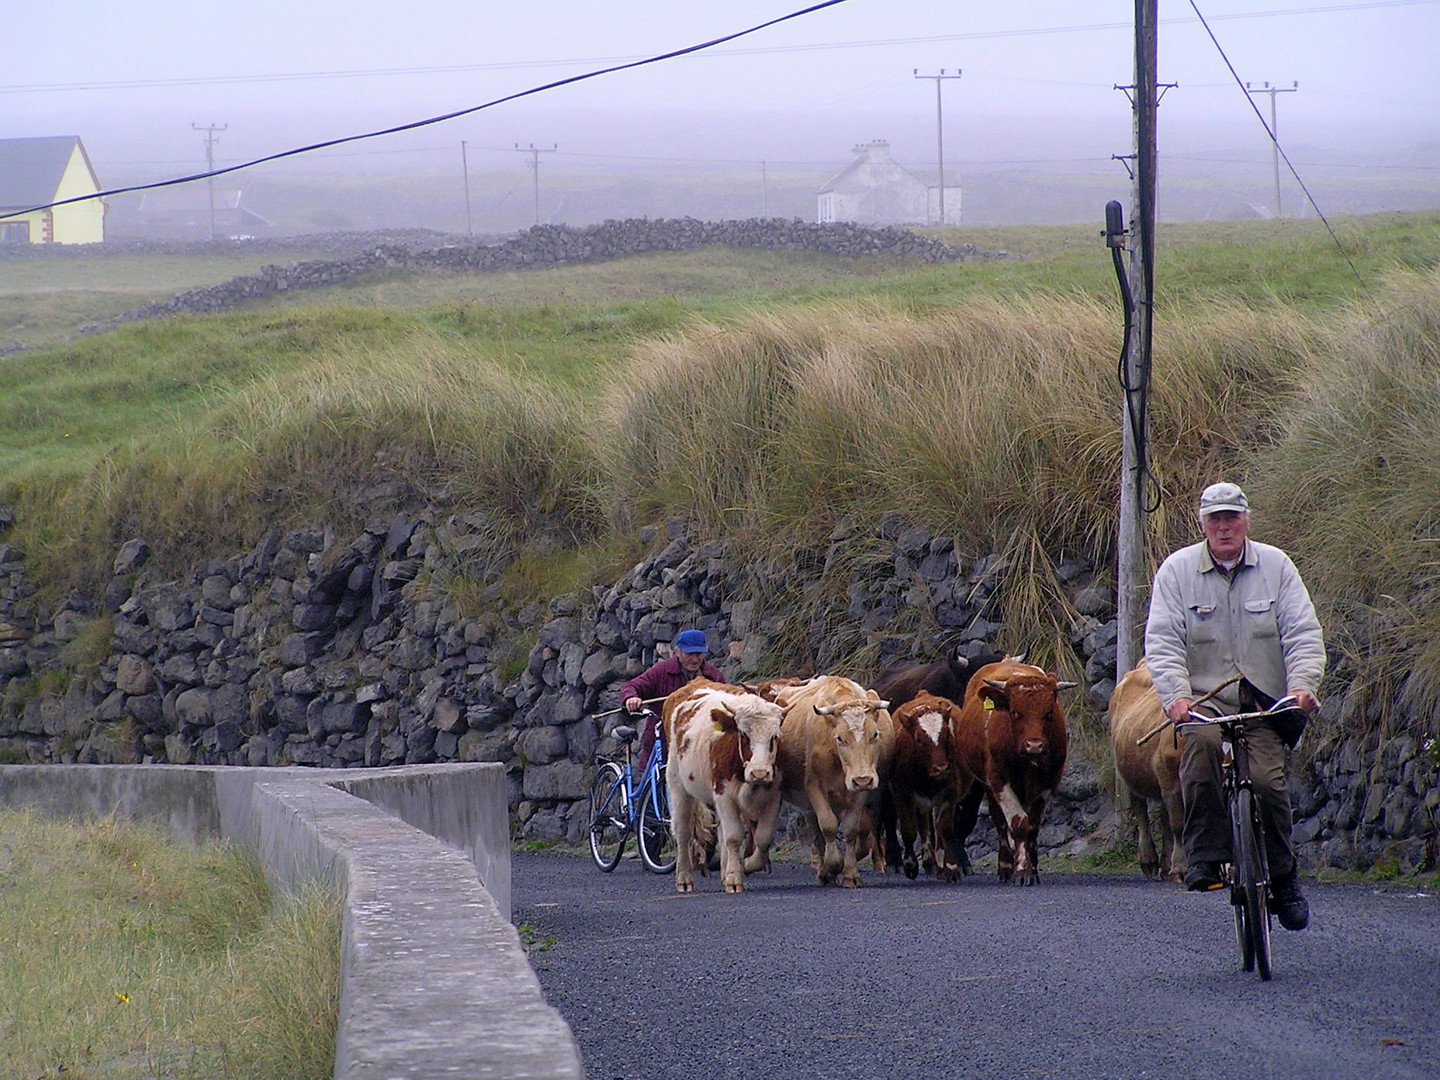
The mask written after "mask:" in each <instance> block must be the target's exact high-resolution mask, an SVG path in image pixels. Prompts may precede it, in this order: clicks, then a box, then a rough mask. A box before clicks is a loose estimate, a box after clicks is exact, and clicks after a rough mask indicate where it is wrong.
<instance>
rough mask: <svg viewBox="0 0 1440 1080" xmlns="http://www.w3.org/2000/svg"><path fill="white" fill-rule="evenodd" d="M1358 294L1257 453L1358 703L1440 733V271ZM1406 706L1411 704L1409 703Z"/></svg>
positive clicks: (1362, 717) (1274, 521)
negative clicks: (1364, 299)
mask: <svg viewBox="0 0 1440 1080" xmlns="http://www.w3.org/2000/svg"><path fill="white" fill-rule="evenodd" d="M1376 300H1377V304H1375V305H1372V304H1365V305H1357V306H1356V307H1355V308H1354V309H1353V310H1352V311H1351V313H1350V315H1349V317H1348V318H1347V319H1346V320H1345V321H1344V323H1343V324H1342V325H1341V326H1340V327H1339V328H1338V329H1337V332H1336V333H1335V334H1334V336H1333V337H1332V338H1331V339H1330V341H1329V345H1330V347H1329V348H1327V349H1324V350H1321V351H1317V352H1316V353H1315V354H1314V355H1313V356H1312V357H1311V359H1310V363H1309V364H1308V366H1307V369H1306V371H1305V372H1304V375H1303V377H1302V378H1301V379H1300V380H1299V386H1298V388H1297V389H1296V391H1295V392H1294V393H1293V394H1291V395H1289V396H1288V397H1287V399H1286V400H1285V402H1284V405H1283V409H1282V415H1281V416H1280V417H1279V418H1278V419H1277V423H1276V430H1275V432H1274V438H1273V440H1272V441H1270V442H1268V443H1264V444H1257V445H1255V446H1254V447H1252V448H1250V450H1249V453H1248V454H1247V461H1246V466H1247V468H1246V474H1247V476H1248V477H1249V478H1250V482H1251V489H1252V490H1253V492H1254V501H1255V502H1256V504H1257V505H1258V506H1260V507H1262V508H1264V509H1263V510H1262V511H1260V513H1261V514H1263V515H1264V516H1263V517H1261V518H1260V520H1261V521H1264V522H1266V523H1267V524H1268V525H1269V527H1270V530H1271V533H1272V535H1274V536H1276V537H1277V538H1278V540H1279V541H1280V542H1281V543H1283V544H1284V545H1285V546H1287V547H1288V548H1289V549H1291V550H1292V551H1293V552H1294V553H1295V556H1296V558H1297V561H1298V562H1299V563H1300V565H1301V567H1302V570H1303V571H1304V573H1305V575H1306V580H1307V584H1308V585H1309V586H1310V590H1311V592H1312V594H1313V595H1314V596H1315V599H1316V601H1317V605H1318V607H1319V608H1320V609H1321V611H1322V615H1323V621H1324V623H1325V625H1326V627H1327V630H1328V637H1329V640H1330V643H1331V645H1332V646H1333V647H1334V648H1335V649H1337V650H1338V651H1339V652H1340V653H1341V655H1342V657H1343V664H1342V673H1343V674H1344V675H1345V676H1346V679H1345V683H1344V687H1345V688H1346V689H1348V691H1349V692H1350V693H1351V695H1352V708H1351V711H1350V715H1349V716H1348V717H1347V719H1349V720H1350V721H1351V722H1352V724H1353V725H1355V726H1361V727H1364V726H1370V725H1373V724H1375V723H1377V722H1378V723H1379V724H1381V725H1383V726H1385V727H1391V726H1393V725H1394V723H1395V722H1396V720H1397V718H1398V717H1399V716H1400V715H1403V714H1406V713H1408V715H1409V718H1410V720H1411V721H1412V722H1413V723H1415V724H1416V726H1417V727H1418V728H1419V729H1421V730H1423V731H1427V732H1429V733H1430V734H1436V733H1440V271H1437V270H1432V271H1430V272H1429V273H1427V274H1414V273H1405V274H1397V275H1394V276H1392V277H1391V278H1390V279H1389V280H1388V281H1387V282H1386V284H1385V286H1384V288H1383V289H1382V290H1380V291H1379V292H1378V294H1377V297H1376ZM1397 705H1398V706H1400V709H1399V711H1398V712H1397V710H1395V708H1394V707H1395V706H1397Z"/></svg>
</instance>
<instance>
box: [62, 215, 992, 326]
mask: <svg viewBox="0 0 1440 1080" xmlns="http://www.w3.org/2000/svg"><path fill="white" fill-rule="evenodd" d="M321 239H324V238H321ZM423 239H424V237H423V235H422V236H412V235H408V234H406V235H403V236H391V235H389V234H382V235H380V236H378V237H374V238H372V242H370V243H367V244H365V245H364V246H363V247H361V248H359V250H356V249H355V246H354V245H353V243H352V242H346V243H345V244H341V243H340V242H339V241H336V240H327V241H325V242H326V243H327V244H328V247H327V250H337V251H342V252H344V254H343V256H342V257H340V258H336V259H311V260H308V261H306V262H298V263H291V264H290V265H288V266H278V265H277V266H266V267H264V268H263V269H262V270H261V272H260V273H258V274H248V275H245V276H242V277H237V278H232V279H231V280H230V281H226V282H223V283H221V284H219V285H211V286H207V287H205V288H199V289H189V290H187V291H185V292H182V293H180V294H178V295H176V296H174V297H172V298H171V299H169V300H162V301H157V302H156V303H153V304H146V305H145V306H144V307H141V308H136V309H135V310H134V311H130V312H126V313H125V314H124V315H121V316H119V317H118V318H116V319H114V320H112V321H111V322H110V323H108V324H106V325H105V326H104V327H93V328H91V329H92V330H101V329H110V328H112V327H114V326H115V325H117V324H119V323H123V322H130V321H134V320H136V319H151V318H157V317H160V316H164V315H178V314H204V313H211V312H217V311H227V310H229V309H231V308H233V307H235V306H236V305H238V304H242V303H244V302H245V301H247V300H253V299H257V298H259V297H264V296H273V295H275V294H278V293H287V292H293V291H295V290H298V289H313V288H319V287H322V286H325V285H338V284H340V283H342V282H346V281H353V280H354V279H356V278H359V277H364V276H365V275H367V274H374V273H378V272H381V271H389V270H422V271H441V272H451V273H477V272H484V271H493V270H521V269H526V268H540V267H551V266H566V265H570V264H572V263H589V262H604V261H606V260H609V259H619V258H624V257H626V256H629V255H639V254H643V253H645V252H652V251H694V250H696V249H698V248H702V247H712V246H723V247H740V248H763V249H767V250H779V251H818V252H824V253H826V254H830V255H840V256H844V257H847V258H856V257H859V256H863V255H883V256H889V257H892V258H905V259H913V260H916V261H920V262H958V261H960V260H962V259H979V258H997V257H999V256H998V255H996V254H994V253H984V252H981V251H979V250H978V249H977V248H976V247H975V246H974V245H973V244H963V245H960V246H958V247H952V246H951V245H949V244H945V243H942V242H941V241H939V240H933V239H930V238H927V237H924V236H921V235H919V234H918V233H914V232H911V231H910V230H909V229H901V228H893V227H892V228H878V229H876V228H869V227H867V226H864V225H853V224H849V223H846V222H838V223H832V224H826V225H817V224H812V223H809V222H804V221H800V220H798V219H796V220H790V221H787V220H783V219H780V218H750V219H747V220H743V221H697V220H695V219H694V218H681V219H656V220H653V221H652V220H650V219H648V218H632V219H630V220H626V221H607V222H604V223H602V224H599V225H590V226H587V227H585V228H572V227H570V226H568V225H537V226H535V227H534V228H532V229H528V230H526V231H525V232H523V233H520V234H518V235H517V236H513V237H510V238H507V239H504V240H499V241H494V240H468V239H465V238H460V237H456V238H454V239H453V240H452V241H451V242H449V243H443V244H438V245H437V244H434V243H431V244H429V245H428V246H427V245H426V244H424V243H422V242H421V241H422V240H423ZM258 243H259V242H257V244H258ZM247 250H258V248H247Z"/></svg>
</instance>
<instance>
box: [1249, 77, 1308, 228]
mask: <svg viewBox="0 0 1440 1080" xmlns="http://www.w3.org/2000/svg"><path fill="white" fill-rule="evenodd" d="M1299 89H1300V84H1299V83H1298V82H1292V83H1291V84H1290V85H1289V86H1271V85H1270V84H1269V83H1268V82H1267V83H1265V84H1264V85H1263V86H1259V87H1256V88H1255V89H1253V90H1252V89H1251V88H1250V84H1249V83H1248V82H1247V83H1246V84H1245V92H1246V93H1247V94H1269V95H1270V160H1271V161H1272V162H1273V163H1274V165H1275V216H1276V217H1277V218H1281V217H1284V216H1285V215H1284V214H1283V213H1281V212H1280V124H1279V122H1278V121H1277V120H1276V119H1275V95H1276V94H1293V93H1295V92H1296V91H1297V90H1299Z"/></svg>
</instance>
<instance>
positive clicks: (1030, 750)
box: [955, 660, 1076, 885]
mask: <svg viewBox="0 0 1440 1080" xmlns="http://www.w3.org/2000/svg"><path fill="white" fill-rule="evenodd" d="M1075 685H1076V684H1075V683H1073V682H1061V681H1059V680H1058V679H1057V678H1056V676H1055V675H1053V674H1051V673H1049V672H1047V671H1045V670H1044V669H1043V668H1038V667H1035V666H1034V665H1032V664H1021V663H1018V662H1017V661H1015V660H1002V661H1000V662H999V663H998V664H987V665H985V666H984V667H982V668H981V669H980V670H979V671H977V672H975V675H974V677H973V678H972V679H971V680H970V685H969V686H968V687H966V689H965V703H964V705H963V706H962V708H961V711H960V723H959V725H958V726H957V729H956V736H957V738H956V740H955V744H956V753H957V755H958V757H959V760H960V762H961V764H962V765H964V767H965V768H966V769H968V770H969V771H970V772H971V773H973V774H974V775H975V776H976V777H977V782H976V783H975V784H974V785H972V787H971V790H970V794H969V795H968V796H967V797H966V798H965V799H964V800H962V803H961V811H962V812H961V813H960V814H958V815H957V818H958V819H959V820H958V821H957V826H956V833H957V837H956V842H957V843H959V844H964V843H965V840H966V837H968V836H969V834H970V830H971V829H972V828H973V827H974V825H975V816H976V813H977V812H978V810H979V807H980V798H981V797H982V795H983V796H985V797H987V798H988V799H989V802H990V820H991V823H992V824H993V825H994V826H995V833H996V836H997V839H998V845H999V857H998V860H997V862H998V871H999V876H1000V880H1001V881H1002V882H1004V881H1012V880H1013V881H1014V882H1015V883H1016V884H1019V885H1034V884H1035V883H1036V882H1037V881H1039V879H1040V871H1039V865H1038V862H1039V859H1038V856H1039V852H1038V844H1037V839H1036V838H1037V837H1038V835H1039V833H1040V823H1041V819H1042V818H1043V817H1044V816H1045V807H1046V806H1047V805H1048V803H1049V801H1050V796H1051V795H1053V794H1054V792H1055V787H1056V785H1057V784H1058V783H1059V782H1060V774H1061V772H1062V771H1063V770H1064V768H1065V757H1066V754H1067V753H1068V750H1069V737H1068V735H1067V733H1066V731H1065V710H1064V708H1063V707H1062V706H1061V704H1060V697H1059V691H1061V690H1067V689H1069V688H1070V687H1072V686H1075Z"/></svg>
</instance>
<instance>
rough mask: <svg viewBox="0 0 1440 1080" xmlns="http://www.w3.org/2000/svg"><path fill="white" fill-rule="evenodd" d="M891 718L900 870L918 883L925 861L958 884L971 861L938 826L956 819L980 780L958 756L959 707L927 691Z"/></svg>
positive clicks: (949, 833)
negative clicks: (961, 801) (963, 800)
mask: <svg viewBox="0 0 1440 1080" xmlns="http://www.w3.org/2000/svg"><path fill="white" fill-rule="evenodd" d="M890 716H891V719H892V720H893V721H894V724H895V758H894V763H893V765H892V766H891V769H890V792H891V795H892V797H893V799H894V802H895V813H896V817H897V818H898V820H899V825H900V864H901V868H902V869H903V870H904V871H905V876H906V877H908V878H910V879H912V880H913V879H914V878H915V877H916V876H917V875H918V874H919V872H920V865H921V863H922V862H923V863H924V864H925V867H926V870H927V871H931V872H933V873H934V874H935V875H936V876H937V877H939V878H940V879H941V880H942V881H958V880H959V879H960V877H961V874H962V867H964V866H965V865H967V863H966V862H964V861H962V858H961V856H960V855H958V854H957V853H956V852H954V851H953V850H951V848H950V841H951V840H952V839H953V837H954V830H953V829H952V828H949V827H947V826H945V825H943V824H942V825H941V827H940V828H938V829H937V827H936V825H937V823H946V822H949V821H951V820H953V818H954V815H955V806H956V803H957V802H958V801H959V797H960V796H961V795H963V794H965V793H966V792H968V791H969V790H970V787H971V785H972V784H974V782H975V777H974V776H972V775H971V774H970V773H969V771H967V770H966V769H965V768H964V767H963V766H962V765H960V763H959V761H958V760H957V755H956V753H955V726H956V725H957V724H958V723H959V721H960V707H959V706H958V705H956V704H955V703H954V702H953V701H951V700H950V699H949V698H945V697H937V696H936V695H934V694H931V693H928V692H926V691H924V690H922V691H920V693H919V694H917V695H916V696H915V697H913V698H911V699H910V700H909V701H907V702H906V703H905V704H904V705H902V706H900V707H899V708H898V709H895V710H894V711H893V712H892V713H891V714H890ZM917 846H918V847H919V849H920V850H919V851H918V852H917V851H916V848H917ZM963 851H964V849H963V848H961V852H962V853H963Z"/></svg>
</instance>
